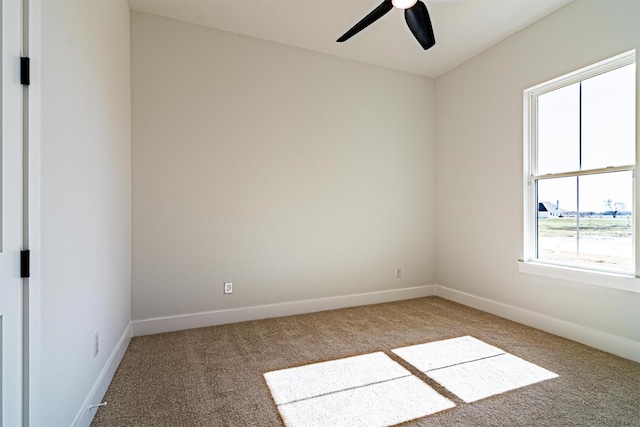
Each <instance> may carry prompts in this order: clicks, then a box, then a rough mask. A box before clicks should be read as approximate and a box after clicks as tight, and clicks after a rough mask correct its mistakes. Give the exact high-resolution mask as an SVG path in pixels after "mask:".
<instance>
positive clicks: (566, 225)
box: [537, 177, 578, 264]
mask: <svg viewBox="0 0 640 427" xmlns="http://www.w3.org/2000/svg"><path fill="white" fill-rule="evenodd" d="M577 182H578V180H577V178H576V177H569V178H557V179H545V180H541V181H538V197H537V200H538V227H537V229H538V239H537V240H538V248H537V249H538V250H537V253H538V259H539V260H541V261H550V262H557V263H565V264H566V263H575V262H576V260H577V253H578V249H577V229H578V228H577V227H578V225H577V217H576V211H577V206H578V184H577Z"/></svg>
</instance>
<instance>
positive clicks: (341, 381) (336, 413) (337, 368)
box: [264, 352, 455, 427]
mask: <svg viewBox="0 0 640 427" xmlns="http://www.w3.org/2000/svg"><path fill="white" fill-rule="evenodd" d="M264 378H265V380H266V382H267V385H268V386H269V389H270V390H271V394H272V395H273V398H274V400H275V402H276V405H277V406H278V410H279V411H280V414H281V415H282V419H283V420H284V422H285V424H286V425H287V426H288V427H298V426H300V427H314V426H317V427H320V426H332V427H333V426H349V427H351V426H363V427H365V426H366V427H368V426H391V425H394V424H398V423H403V422H406V421H410V420H412V419H415V418H421V417H424V416H427V415H431V414H433V413H436V412H439V411H442V410H444V409H448V408H452V407H454V406H455V404H454V403H453V402H451V401H450V400H448V399H446V398H445V397H443V396H441V395H439V394H438V393H437V392H436V391H435V390H433V389H432V388H431V387H429V386H428V385H427V384H425V383H424V382H422V381H420V380H419V379H418V378H416V377H415V376H413V375H411V373H410V372H409V371H407V370H406V369H405V368H403V367H402V366H400V365H399V364H398V363H396V362H394V361H393V360H392V359H391V358H390V357H389V356H387V355H386V354H384V353H382V352H377V353H371V354H365V355H362V356H354V357H348V358H345V359H338V360H332V361H329V362H321V363H314V364H311V365H306V366H300V367H295V368H289V369H283V370H279V371H273V372H267V373H266V374H264Z"/></svg>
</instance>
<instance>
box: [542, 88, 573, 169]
mask: <svg viewBox="0 0 640 427" xmlns="http://www.w3.org/2000/svg"><path fill="white" fill-rule="evenodd" d="M579 168H580V83H576V84H573V85H571V86H566V87H563V88H561V89H558V90H554V91H552V92H548V93H545V94H544V95H540V96H539V97H538V174H546V173H552V172H568V171H575V170H578V169H579Z"/></svg>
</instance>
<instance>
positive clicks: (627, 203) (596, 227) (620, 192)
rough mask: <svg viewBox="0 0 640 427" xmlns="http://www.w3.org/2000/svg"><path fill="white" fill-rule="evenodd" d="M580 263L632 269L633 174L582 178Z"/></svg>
mask: <svg viewBox="0 0 640 427" xmlns="http://www.w3.org/2000/svg"><path fill="white" fill-rule="evenodd" d="M579 189H580V190H579V196H578V197H579V198H578V200H579V203H580V212H581V213H580V219H579V225H580V234H579V236H580V238H579V245H578V259H579V261H578V263H579V264H581V265H584V266H590V267H595V268H603V269H607V270H615V271H626V272H630V271H632V269H633V262H632V258H633V231H632V230H633V228H632V224H633V215H632V213H631V212H632V209H633V175H632V172H631V171H628V172H616V173H605V174H598V175H588V176H582V177H580V178H579Z"/></svg>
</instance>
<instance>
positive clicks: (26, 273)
mask: <svg viewBox="0 0 640 427" xmlns="http://www.w3.org/2000/svg"><path fill="white" fill-rule="evenodd" d="M30 263H31V253H30V252H29V250H26V251H20V277H30V276H31V267H30V265H29V264H30Z"/></svg>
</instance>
